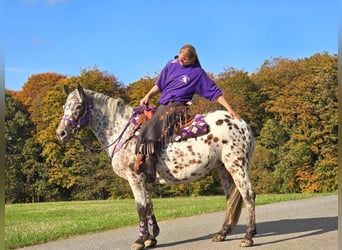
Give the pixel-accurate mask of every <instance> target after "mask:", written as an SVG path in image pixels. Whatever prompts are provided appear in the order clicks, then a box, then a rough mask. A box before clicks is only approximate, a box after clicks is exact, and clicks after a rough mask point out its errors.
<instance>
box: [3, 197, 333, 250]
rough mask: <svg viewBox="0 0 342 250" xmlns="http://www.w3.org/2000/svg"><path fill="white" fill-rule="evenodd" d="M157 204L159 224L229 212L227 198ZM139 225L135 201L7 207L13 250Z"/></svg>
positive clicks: (8, 244)
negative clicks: (225, 210) (161, 221)
mask: <svg viewBox="0 0 342 250" xmlns="http://www.w3.org/2000/svg"><path fill="white" fill-rule="evenodd" d="M322 195H329V194H286V195H273V194H272V195H258V196H257V198H256V204H257V205H262V204H268V203H274V202H279V201H286V200H293V199H303V198H309V197H316V196H322ZM153 202H154V212H155V215H156V217H157V219H158V220H159V221H160V220H165V219H171V218H176V217H183V216H191V215H196V214H203V213H209V212H215V211H220V210H224V209H225V201H224V197H223V196H205V197H182V198H163V199H153ZM222 220H223V218H222ZM137 224H138V216H137V212H136V209H135V203H134V200H105V201H78V202H75V201H73V202H46V203H33V204H9V205H5V246H6V249H13V248H18V247H23V246H28V245H35V244H40V243H44V242H47V241H51V240H56V239H59V238H67V237H71V236H75V235H80V234H85V233H91V232H99V231H104V230H110V229H115V228H119V227H124V226H129V225H137Z"/></svg>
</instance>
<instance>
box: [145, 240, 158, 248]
mask: <svg viewBox="0 0 342 250" xmlns="http://www.w3.org/2000/svg"><path fill="white" fill-rule="evenodd" d="M144 243H145V247H146V248H147V247H148V248H152V247H155V246H156V245H157V240H156V239H148V240H145V242H144Z"/></svg>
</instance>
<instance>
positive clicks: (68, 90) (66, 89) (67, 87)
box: [63, 85, 70, 95]
mask: <svg viewBox="0 0 342 250" xmlns="http://www.w3.org/2000/svg"><path fill="white" fill-rule="evenodd" d="M63 87H64V91H65V93H66V94H67V95H69V93H70V89H69V86H67V85H63Z"/></svg>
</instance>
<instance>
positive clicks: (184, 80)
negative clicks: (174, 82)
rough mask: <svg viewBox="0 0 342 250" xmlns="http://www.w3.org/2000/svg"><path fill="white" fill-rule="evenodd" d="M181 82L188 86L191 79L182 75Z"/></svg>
mask: <svg viewBox="0 0 342 250" xmlns="http://www.w3.org/2000/svg"><path fill="white" fill-rule="evenodd" d="M180 80H181V81H182V82H183V83H184V84H188V82H189V81H190V77H189V76H187V75H182V76H181V77H180Z"/></svg>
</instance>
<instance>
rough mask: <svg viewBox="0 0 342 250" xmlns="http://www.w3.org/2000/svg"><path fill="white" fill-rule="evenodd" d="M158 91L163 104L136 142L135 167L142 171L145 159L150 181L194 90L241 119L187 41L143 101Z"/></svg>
mask: <svg viewBox="0 0 342 250" xmlns="http://www.w3.org/2000/svg"><path fill="white" fill-rule="evenodd" d="M159 92H161V96H160V98H159V103H160V106H159V107H158V109H157V110H156V112H155V114H154V115H153V116H152V118H151V119H150V120H148V121H146V122H145V123H144V124H143V125H142V128H141V131H140V135H139V137H138V141H137V146H136V154H137V160H136V162H135V164H134V171H135V172H137V173H139V172H140V166H141V164H142V163H143V162H144V160H145V159H146V165H147V169H146V170H147V172H148V173H147V179H148V181H149V182H153V181H154V179H155V163H156V155H157V154H158V153H160V151H161V149H162V148H163V147H164V146H165V145H167V143H168V142H169V139H170V136H171V135H172V134H173V131H174V129H175V125H176V123H177V121H179V120H181V121H184V120H185V116H186V108H187V103H188V102H190V101H191V99H192V97H193V95H194V94H198V95H200V96H202V97H204V98H206V99H208V100H209V101H217V102H218V103H220V104H221V105H222V106H223V107H224V108H226V109H227V111H228V113H229V115H230V116H231V117H232V118H236V119H238V120H240V117H239V116H238V115H237V114H236V113H235V112H234V110H233V109H232V108H231V107H230V105H229V104H228V103H227V101H226V99H225V98H224V97H223V95H222V91H221V90H220V89H219V88H218V87H217V86H216V84H215V83H214V81H213V80H211V79H210V78H209V76H208V75H207V74H206V72H205V71H204V70H203V69H202V67H201V64H200V61H199V59H198V56H197V53H196V49H195V48H194V47H193V46H192V45H190V44H186V45H184V46H183V47H182V48H181V49H180V50H179V53H178V55H177V56H175V58H174V59H173V60H171V61H169V62H168V63H167V64H166V65H165V67H164V68H163V70H162V71H161V73H160V75H159V77H158V79H157V81H156V82H155V85H154V86H153V87H152V88H151V89H150V91H149V92H148V93H147V94H146V95H145V96H144V97H143V98H142V99H141V100H140V104H141V105H147V104H148V101H149V99H150V98H151V97H152V96H154V95H156V94H157V93H159Z"/></svg>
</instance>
